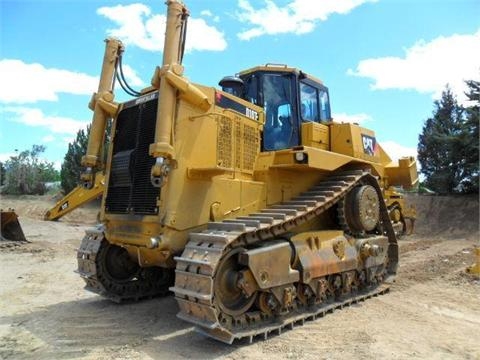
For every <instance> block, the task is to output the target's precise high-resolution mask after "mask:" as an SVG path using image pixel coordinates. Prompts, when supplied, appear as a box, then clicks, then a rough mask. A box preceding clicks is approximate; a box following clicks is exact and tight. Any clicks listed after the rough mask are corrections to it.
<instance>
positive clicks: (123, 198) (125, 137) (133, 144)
mask: <svg viewBox="0 0 480 360" xmlns="http://www.w3.org/2000/svg"><path fill="white" fill-rule="evenodd" d="M157 104H158V99H156V98H154V99H152V100H149V101H147V102H143V103H140V104H133V105H132V106H130V107H127V108H125V109H123V110H122V111H121V112H120V114H119V115H118V117H117V124H116V132H115V136H114V139H113V156H112V165H111V174H110V180H109V184H108V193H107V199H106V201H105V211H106V212H107V213H120V214H126V213H129V214H139V215H148V214H151V215H154V214H157V213H158V207H157V198H158V197H159V195H160V194H159V189H158V188H155V187H153V186H152V184H151V182H150V170H151V168H152V166H153V165H154V163H155V159H154V158H153V157H151V156H150V155H149V153H148V148H149V145H150V144H151V143H153V142H154V139H155V119H156V110H157Z"/></svg>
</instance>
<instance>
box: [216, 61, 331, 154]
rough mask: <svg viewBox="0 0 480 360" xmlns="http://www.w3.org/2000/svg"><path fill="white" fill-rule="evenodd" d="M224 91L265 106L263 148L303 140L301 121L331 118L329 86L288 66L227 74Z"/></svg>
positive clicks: (222, 83) (221, 84)
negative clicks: (237, 74) (231, 75)
mask: <svg viewBox="0 0 480 360" xmlns="http://www.w3.org/2000/svg"><path fill="white" fill-rule="evenodd" d="M220 86H222V89H223V91H226V92H228V93H231V94H234V95H236V96H239V97H242V98H243V99H245V100H247V101H249V102H251V103H253V104H255V105H258V106H261V107H263V109H264V111H265V126H264V129H263V141H262V150H263V151H275V150H281V149H288V148H291V147H294V146H297V145H300V143H301V134H300V129H301V124H302V122H328V121H331V115H330V101H329V97H328V89H327V88H326V87H325V86H324V85H323V84H322V82H321V81H320V80H317V79H315V78H313V77H312V76H309V75H307V74H305V73H303V72H302V71H300V70H298V69H295V68H289V67H287V66H286V65H268V64H267V65H266V66H260V67H255V68H252V69H249V70H246V71H243V72H241V73H240V75H239V77H226V78H224V79H222V81H220Z"/></svg>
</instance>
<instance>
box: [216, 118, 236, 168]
mask: <svg viewBox="0 0 480 360" xmlns="http://www.w3.org/2000/svg"><path fill="white" fill-rule="evenodd" d="M217 136H218V138H217V165H219V166H221V167H225V168H231V167H232V150H233V149H232V121H231V120H230V119H229V118H227V117H221V118H219V120H218V135H217Z"/></svg>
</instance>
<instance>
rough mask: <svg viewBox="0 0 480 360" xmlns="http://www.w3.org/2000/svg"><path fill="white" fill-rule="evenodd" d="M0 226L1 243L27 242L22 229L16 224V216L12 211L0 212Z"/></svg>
mask: <svg viewBox="0 0 480 360" xmlns="http://www.w3.org/2000/svg"><path fill="white" fill-rule="evenodd" d="M0 214H1V218H0V224H1V228H2V233H1V235H0V240H2V241H27V239H26V238H25V234H24V233H23V230H22V227H21V226H20V223H19V222H18V215H17V214H16V213H15V211H14V210H13V209H9V210H8V211H4V210H0Z"/></svg>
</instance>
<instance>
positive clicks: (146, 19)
mask: <svg viewBox="0 0 480 360" xmlns="http://www.w3.org/2000/svg"><path fill="white" fill-rule="evenodd" d="M186 5H187V7H188V8H189V10H190V13H191V16H190V19H189V25H188V29H189V33H188V37H187V53H186V55H185V58H184V65H185V68H186V71H185V73H186V76H187V77H188V78H189V79H190V80H192V81H193V82H196V83H201V84H204V85H208V86H217V83H218V81H219V80H220V79H221V78H222V77H223V76H225V75H233V74H235V73H237V72H239V71H241V70H244V69H246V68H249V67H253V66H256V65H261V64H265V63H282V64H288V65H289V66H293V67H297V68H300V69H302V70H304V71H305V72H307V73H310V74H312V75H314V76H316V77H317V78H320V79H322V80H323V81H324V83H325V84H326V85H327V86H328V87H329V89H330V98H331V104H332V113H333V116H334V118H335V119H336V120H337V121H353V122H359V123H361V124H362V125H363V126H365V127H367V128H371V129H373V130H374V131H375V132H376V135H377V139H378V140H379V141H380V143H381V144H382V145H383V146H384V147H385V148H386V150H387V152H389V153H390V154H391V155H392V157H394V158H396V157H399V156H401V155H414V154H415V152H416V145H417V141H418V134H419V133H420V131H421V129H422V125H423V122H424V121H425V119H427V118H428V117H429V116H430V115H431V114H432V110H433V101H434V99H437V98H439V96H440V94H441V91H442V90H443V89H444V87H445V85H446V84H447V83H449V84H450V86H451V88H452V89H453V91H454V92H455V93H456V94H457V96H458V99H459V101H461V102H463V101H464V96H463V91H465V87H464V84H463V80H467V79H476V80H480V1H478V0H436V1H434V0H416V1H415V0H404V1H400V0H378V1H372V0H317V1H312V0H271V1H253V0H250V1H249V0H238V1H237V0H234V1H225V0H210V1H200V0H196V1H195V0H191V1H187V3H186ZM165 11H166V7H165V5H164V1H161V0H159V1H144V2H135V1H112V0H108V1H93V0H82V1H81V0H68V1H60V0H50V1H43V0H37V1H31V0H30V1H28V0H1V1H0V16H1V19H0V28H1V29H0V30H1V31H0V36H1V37H0V119H1V120H0V160H6V159H8V157H9V156H10V155H14V154H15V149H18V150H20V151H21V150H25V149H29V148H31V146H32V145H33V144H44V145H45V146H46V147H47V150H46V152H45V154H44V157H45V158H46V159H47V160H48V161H52V162H55V164H56V166H57V168H59V167H60V164H61V162H62V160H63V157H64V155H65V152H66V151H67V148H68V142H70V141H72V140H73V139H74V138H75V134H76V132H77V131H78V129H79V128H82V127H85V126H86V124H88V123H89V122H90V121H91V115H92V114H91V112H90V110H89V109H88V108H87V104H88V101H89V99H90V97H91V94H92V93H93V92H94V91H95V90H96V87H97V81H98V80H97V79H98V74H99V72H100V65H101V61H102V56H103V51H104V43H103V39H105V38H106V37H107V36H116V37H119V38H120V39H122V41H123V42H124V43H125V45H126V52H125V56H124V64H125V65H127V67H126V72H127V78H128V79H129V83H130V85H132V87H134V88H137V89H139V88H141V87H146V86H148V85H149V82H150V79H151V76H152V74H153V71H154V69H155V66H156V65H158V64H160V63H161V60H162V54H161V49H162V46H163V29H164V22H163V20H164V17H163V16H164V13H165ZM116 99H117V100H119V101H123V100H126V99H128V96H126V95H125V94H124V93H122V91H121V89H120V88H119V87H117V94H116Z"/></svg>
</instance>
